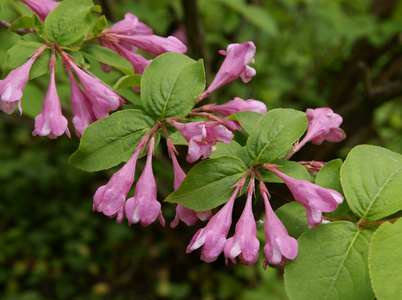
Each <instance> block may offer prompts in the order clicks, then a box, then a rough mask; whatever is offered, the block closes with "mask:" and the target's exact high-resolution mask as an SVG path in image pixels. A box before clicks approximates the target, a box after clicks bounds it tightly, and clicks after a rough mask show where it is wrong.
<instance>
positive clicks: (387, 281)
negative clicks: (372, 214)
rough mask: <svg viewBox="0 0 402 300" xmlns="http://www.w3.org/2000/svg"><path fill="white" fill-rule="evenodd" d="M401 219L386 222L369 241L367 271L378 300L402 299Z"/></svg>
mask: <svg viewBox="0 0 402 300" xmlns="http://www.w3.org/2000/svg"><path fill="white" fill-rule="evenodd" d="M401 245H402V219H399V220H398V221H397V222H395V223H394V224H391V223H389V222H386V223H384V224H382V225H381V226H380V228H378V230H377V231H376V232H375V233H374V235H373V238H372V240H371V246H370V252H369V270H370V276H371V280H372V283H373V289H374V293H375V294H376V296H377V299H379V300H388V299H395V300H397V299H402V285H401V282H402V270H401V262H402V251H401Z"/></svg>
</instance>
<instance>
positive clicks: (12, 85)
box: [0, 45, 46, 114]
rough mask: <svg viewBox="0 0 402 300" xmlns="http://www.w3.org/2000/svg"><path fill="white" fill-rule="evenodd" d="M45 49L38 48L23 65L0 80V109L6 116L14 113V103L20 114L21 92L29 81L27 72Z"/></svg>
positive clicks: (43, 47) (42, 47)
mask: <svg viewBox="0 0 402 300" xmlns="http://www.w3.org/2000/svg"><path fill="white" fill-rule="evenodd" d="M45 48H46V45H43V46H41V47H39V48H38V49H37V50H36V51H35V52H34V53H33V55H32V57H31V58H30V59H29V60H28V61H27V62H26V63H25V64H23V65H22V66H20V67H18V68H17V69H15V70H12V71H11V72H10V73H9V74H8V75H7V77H6V78H5V79H4V80H0V94H1V98H0V104H1V106H0V107H1V110H2V111H4V112H5V113H6V114H11V113H12V112H13V111H14V109H15V104H16V102H17V103H18V107H19V109H20V112H22V110H21V98H22V90H23V89H24V88H25V85H26V84H27V82H28V80H29V72H30V70H31V67H32V65H33V64H34V62H35V60H36V59H37V58H38V57H39V56H40V55H41V54H42V52H43V51H44V50H45Z"/></svg>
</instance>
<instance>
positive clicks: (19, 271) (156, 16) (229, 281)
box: [0, 0, 402, 300]
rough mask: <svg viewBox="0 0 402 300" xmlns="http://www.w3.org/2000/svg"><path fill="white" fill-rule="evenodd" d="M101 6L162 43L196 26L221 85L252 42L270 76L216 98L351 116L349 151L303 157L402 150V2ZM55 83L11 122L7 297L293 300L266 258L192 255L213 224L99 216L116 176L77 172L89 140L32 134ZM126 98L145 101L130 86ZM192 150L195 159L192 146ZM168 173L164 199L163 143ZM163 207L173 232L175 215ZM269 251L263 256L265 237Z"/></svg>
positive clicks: (163, 1)
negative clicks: (96, 205)
mask: <svg viewBox="0 0 402 300" xmlns="http://www.w3.org/2000/svg"><path fill="white" fill-rule="evenodd" d="M0 3H1V4H2V11H1V14H0V17H1V19H2V20H6V21H8V22H12V20H14V19H15V18H16V17H17V12H16V11H15V9H14V8H13V6H12V5H11V4H10V2H9V1H4V0H3V1H1V2H0ZM95 3H97V4H100V5H101V6H102V8H103V12H104V13H105V14H106V16H107V17H108V18H109V20H110V21H111V22H116V21H118V20H120V19H122V18H123V17H124V14H125V13H127V12H131V13H133V14H135V15H137V16H138V17H139V19H140V20H141V21H142V22H144V23H146V24H147V25H149V26H150V27H151V28H153V30H154V32H155V34H158V35H162V36H168V35H171V34H175V32H177V30H181V29H184V28H185V29H186V31H187V36H188V37H187V41H188V48H189V52H188V53H189V55H191V56H192V57H194V58H199V57H202V58H204V60H205V66H206V70H207V80H208V81H209V82H211V81H212V79H213V76H214V75H213V74H214V73H216V71H217V70H218V69H219V66H220V64H221V63H222V60H223V56H221V55H219V54H218V53H217V51H218V50H220V49H226V47H227V45H228V44H230V43H241V42H244V41H247V40H252V41H253V42H254V43H255V44H256V47H257V53H256V55H255V64H254V65H253V67H254V68H255V69H256V70H257V76H256V77H254V78H253V80H252V81H251V82H250V83H249V84H246V85H245V84H243V83H242V82H241V81H240V80H237V81H235V82H233V83H230V84H228V85H227V86H226V87H222V88H220V89H218V90H217V91H216V92H214V94H213V96H212V97H210V98H208V100H209V101H214V102H226V101H228V100H230V99H233V98H234V97H236V96H238V97H242V98H244V99H250V98H252V99H258V100H261V101H264V102H265V103H266V104H267V107H268V109H272V108H275V107H291V108H296V109H300V110H305V109H306V108H315V107H319V106H329V107H331V108H332V109H333V110H334V111H335V112H336V113H339V114H341V115H342V116H343V117H344V123H343V125H342V126H341V127H342V128H343V129H344V130H345V132H346V134H347V135H348V138H347V139H346V140H345V141H344V142H342V143H336V144H331V143H324V144H323V145H322V146H306V147H305V149H303V150H302V151H300V153H298V154H297V155H295V159H296V160H298V159H300V160H324V161H327V160H330V159H332V158H335V157H341V158H344V157H345V156H346V154H347V152H348V151H349V150H350V149H351V148H352V147H353V146H355V145H357V144H361V143H369V144H376V145H381V146H384V147H388V148H390V149H391V150H393V151H396V152H399V153H402V79H401V78H402V45H401V29H402V1H397V0H356V1H348V0H272V1H271V0H270V1H268V0H249V1H245V0H217V1H211V0H198V1H196V0H182V1H178V0H152V1H149V0H148V1H145V0H143V1H132V0H104V1H95ZM19 38H20V36H18V35H17V34H15V33H12V32H7V31H6V29H4V28H0V40H1V41H2V42H1V43H0V66H1V67H2V68H3V67H4V63H3V62H4V58H5V55H6V51H7V49H8V48H10V47H11V46H12V45H14V43H15V41H17V40H18V39H19ZM91 71H92V72H93V73H95V74H96V75H98V76H99V77H101V78H102V79H103V80H104V81H105V82H107V83H108V84H110V85H113V83H114V82H115V81H116V80H117V79H118V78H119V76H121V74H119V73H118V72H117V71H114V72H111V73H109V74H104V73H102V72H101V71H100V68H99V66H98V65H97V64H93V66H92V68H91ZM57 78H58V79H57V80H58V82H57V89H58V92H59V96H60V98H61V99H62V101H63V109H64V111H65V114H66V115H67V116H71V107H70V106H69V97H70V96H69V83H68V80H67V79H66V76H65V75H63V72H62V68H61V67H59V68H58V73H57ZM47 83H48V77H47V76H43V78H38V79H35V80H33V81H31V82H29V84H28V85H27V87H26V89H25V90H24V98H23V106H24V115H23V116H22V117H20V116H19V114H18V113H14V114H13V115H11V116H8V115H6V114H4V113H1V114H0V145H1V147H0V199H1V200H0V299H6V300H11V299H12V300H22V299H24V300H36V299H38V300H39V299H117V300H119V299H121V300H123V299H205V300H209V299H211V300H212V299H287V297H286V293H285V290H284V285H283V281H282V274H281V271H279V270H277V269H273V268H267V270H266V271H264V270H263V269H262V254H263V253H262V249H261V251H260V259H259V262H258V263H257V264H256V265H255V266H252V267H245V266H241V265H237V266H234V265H232V264H229V266H225V262H224V259H223V257H220V258H219V259H218V260H217V261H216V262H214V263H211V264H207V263H204V262H202V261H200V259H199V251H195V252H194V253H191V254H186V253H185V249H186V247H187V244H188V243H189V241H190V240H191V237H192V235H193V234H194V233H195V232H196V230H197V229H198V228H200V227H201V226H202V224H201V223H197V225H196V226H195V227H192V228H187V227H186V226H185V225H183V224H180V225H179V226H178V227H177V228H175V229H174V230H172V229H170V228H169V227H168V226H167V227H166V228H162V227H161V226H160V225H159V224H158V223H154V224H152V225H150V226H149V227H147V228H143V227H142V226H140V225H133V226H131V227H128V226H127V224H126V223H125V222H124V223H123V224H116V223H115V220H114V219H109V218H107V217H105V216H103V215H101V214H99V213H95V212H92V196H93V194H94V192H95V191H96V189H97V188H98V187H99V186H101V185H103V184H105V183H106V182H107V180H108V179H109V178H110V176H111V174H113V172H114V171H115V170H116V169H112V170H106V171H103V172H97V173H85V172H82V171H80V170H77V169H75V168H73V167H71V166H69V165H68V164H67V159H68V156H69V155H70V154H71V153H72V152H74V151H75V150H76V148H77V147H78V143H79V141H78V139H77V138H75V137H73V138H72V139H68V138H67V137H65V136H63V137H61V138H59V139H57V140H49V139H47V138H45V137H32V135H31V132H32V130H33V124H34V122H33V119H32V117H33V116H35V115H36V114H38V113H39V112H40V110H41V103H42V101H43V99H44V96H45V93H46V86H47ZM123 95H124V96H125V97H127V98H128V99H129V100H130V101H132V102H133V103H138V101H139V98H138V95H136V94H135V93H133V92H132V91H130V90H126V91H123ZM30 117H31V118H30ZM180 150H184V151H182V154H183V155H181V158H183V157H184V156H185V149H180ZM141 163H142V164H143V162H141ZM141 163H140V164H139V169H141V168H142V165H141ZM183 164H184V162H183ZM186 167H189V166H186ZM154 170H155V174H157V177H158V179H157V180H158V193H159V196H158V197H159V199H160V200H162V199H164V197H166V196H167V195H168V194H169V193H170V192H171V190H172V188H171V186H172V172H171V167H170V163H169V162H168V161H167V159H166V156H165V149H164V148H163V147H162V146H160V148H159V149H158V150H157V152H156V156H155V159H154ZM187 170H188V168H187V169H186V171H187ZM138 174H140V172H139V171H137V175H138ZM132 192H133V191H131V193H132ZM163 209H164V215H165V218H166V219H167V222H168V223H170V221H172V220H173V217H174V208H173V207H172V206H169V205H163ZM240 209H241V208H240ZM238 213H240V212H238ZM256 217H257V218H258V217H259V216H258V215H257V216H256ZM259 235H261V236H262V237H263V230H262V228H260V229H259ZM261 242H262V245H261V248H262V247H263V246H264V238H262V239H261Z"/></svg>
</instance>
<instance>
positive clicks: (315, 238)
mask: <svg viewBox="0 0 402 300" xmlns="http://www.w3.org/2000/svg"><path fill="white" fill-rule="evenodd" d="M371 235H372V231H370V230H363V231H360V230H359V229H358V228H357V227H356V226H355V225H353V224H352V223H350V222H336V223H330V224H322V225H319V226H317V227H314V228H312V229H310V230H307V231H305V232H304V233H303V234H302V235H301V236H300V238H299V239H298V244H299V253H298V255H297V257H296V259H295V260H293V261H288V262H287V265H286V268H285V286H286V290H287V293H288V296H289V298H290V299H291V300H293V299H294V300H304V299H306V300H311V299H339V300H343V299H365V300H368V299H374V294H373V291H372V289H371V284H370V278H369V273H368V266H367V260H368V250H369V241H370V238H371Z"/></svg>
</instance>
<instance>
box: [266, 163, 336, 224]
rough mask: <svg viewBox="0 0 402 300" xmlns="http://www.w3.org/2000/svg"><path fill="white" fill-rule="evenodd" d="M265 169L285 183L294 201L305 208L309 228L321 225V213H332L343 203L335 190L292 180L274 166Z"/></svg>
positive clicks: (304, 181)
mask: <svg viewBox="0 0 402 300" xmlns="http://www.w3.org/2000/svg"><path fill="white" fill-rule="evenodd" d="M267 168H268V170H270V171H271V172H273V173H275V174H276V175H277V176H278V177H279V178H281V179H282V180H283V181H284V182H285V184H286V185H287V187H288V188H289V190H290V191H291V192H292V194H293V197H294V198H295V200H296V201H298V202H300V203H301V204H303V206H304V207H305V208H306V211H307V213H306V215H307V222H308V224H309V227H310V228H311V227H313V226H316V225H319V224H321V221H322V213H323V212H325V213H329V212H332V211H334V210H335V209H336V208H337V207H338V204H340V203H342V202H343V196H342V195H341V194H340V193H338V192H337V191H335V190H331V189H326V188H323V187H321V186H318V185H316V184H313V183H311V182H309V181H307V180H299V179H294V178H292V177H289V176H287V175H285V174H283V173H281V172H279V171H278V170H277V169H276V168H275V167H274V166H268V167H267Z"/></svg>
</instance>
